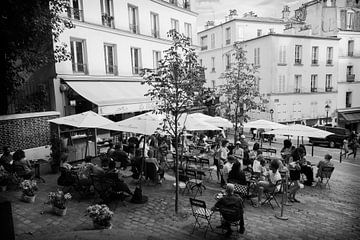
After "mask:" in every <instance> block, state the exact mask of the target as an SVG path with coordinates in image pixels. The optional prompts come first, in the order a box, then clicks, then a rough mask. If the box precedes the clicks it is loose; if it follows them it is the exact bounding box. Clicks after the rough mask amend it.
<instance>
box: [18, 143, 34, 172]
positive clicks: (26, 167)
mask: <svg viewBox="0 0 360 240" xmlns="http://www.w3.org/2000/svg"><path fill="white" fill-rule="evenodd" d="M13 160H14V162H13V166H14V168H15V171H16V173H17V174H18V175H19V176H21V177H23V178H24V179H30V178H31V177H32V176H33V175H34V171H33V170H32V166H31V163H30V161H29V160H27V159H26V157H25V152H24V151H23V150H21V149H18V150H16V152H15V153H14V155H13ZM21 168H22V170H21Z"/></svg>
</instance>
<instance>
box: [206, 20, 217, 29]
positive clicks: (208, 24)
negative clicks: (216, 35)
mask: <svg viewBox="0 0 360 240" xmlns="http://www.w3.org/2000/svg"><path fill="white" fill-rule="evenodd" d="M213 26H215V22H214V21H207V22H206V24H205V29H208V28H209V27H213Z"/></svg>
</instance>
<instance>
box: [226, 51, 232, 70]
mask: <svg viewBox="0 0 360 240" xmlns="http://www.w3.org/2000/svg"><path fill="white" fill-rule="evenodd" d="M225 64H226V65H225V68H226V70H228V69H230V66H231V55H230V54H226V55H225Z"/></svg>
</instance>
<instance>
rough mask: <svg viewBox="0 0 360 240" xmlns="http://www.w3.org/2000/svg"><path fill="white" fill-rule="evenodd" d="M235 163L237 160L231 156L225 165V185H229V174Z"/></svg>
mask: <svg viewBox="0 0 360 240" xmlns="http://www.w3.org/2000/svg"><path fill="white" fill-rule="evenodd" d="M235 161H236V159H235V158H234V157H233V156H229V157H228V160H227V162H226V163H225V164H224V168H223V177H224V180H225V184H226V183H227V180H228V177H229V172H230V171H231V169H232V166H233V165H234V162H235Z"/></svg>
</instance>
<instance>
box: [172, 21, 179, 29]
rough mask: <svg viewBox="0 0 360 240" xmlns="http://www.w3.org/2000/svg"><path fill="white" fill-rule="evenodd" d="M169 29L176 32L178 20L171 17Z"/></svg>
mask: <svg viewBox="0 0 360 240" xmlns="http://www.w3.org/2000/svg"><path fill="white" fill-rule="evenodd" d="M171 29H175V30H176V31H177V32H179V20H176V19H173V18H172V19H171Z"/></svg>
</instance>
